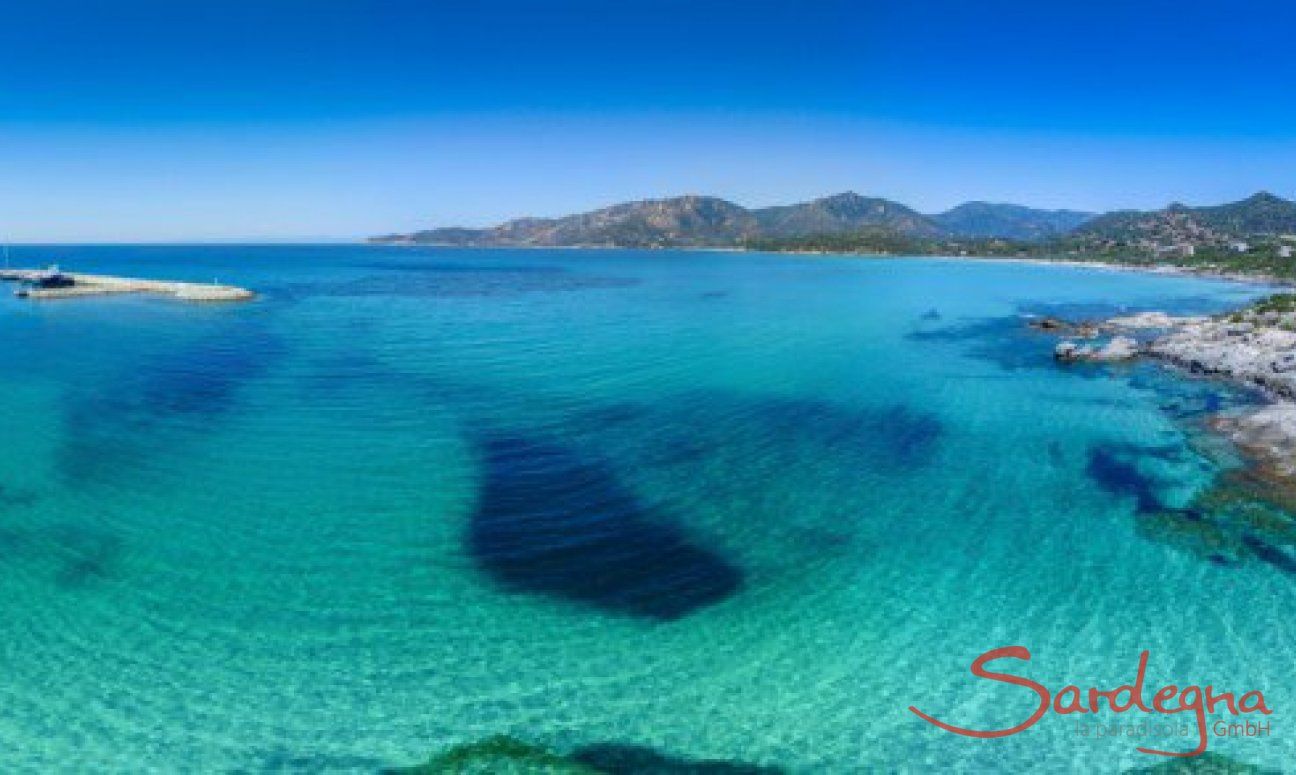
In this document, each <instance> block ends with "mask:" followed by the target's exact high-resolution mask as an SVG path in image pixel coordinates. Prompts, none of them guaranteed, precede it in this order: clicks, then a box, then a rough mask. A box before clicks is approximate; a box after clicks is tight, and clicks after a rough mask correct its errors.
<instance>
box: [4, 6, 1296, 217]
mask: <svg viewBox="0 0 1296 775" xmlns="http://www.w3.org/2000/svg"><path fill="white" fill-rule="evenodd" d="M1289 5H1290V4H1285V3H1283V2H1278V1H1276V0H1273V1H1270V0H1256V1H1248V0H1234V2H1230V3H1223V2H1210V3H1205V2H1192V0H1179V1H1178V2H1159V1H1149V2H1136V1H1134V0H1130V1H1129V2H1106V1H1104V0H1097V1H1095V2H1085V3H1079V2H1077V3H1056V2H1049V3H1024V2H1009V1H1008V0H977V1H976V2H973V1H972V0H961V1H957V0H932V1H927V2H924V1H923V0H917V1H915V2H903V3H902V2H895V0H890V1H889V2H885V3H874V2H836V1H834V0H828V1H825V2H799V3H798V2H767V1H764V0H753V1H751V2H723V3H722V2H711V1H709V0H692V2H683V0H644V1H643V2H601V3H593V2H584V1H578V0H557V1H554V2H539V1H538V0H537V1H530V0H510V1H507V2H506V1H504V0H479V1H478V2H436V1H435V0H430V1H425V2H402V1H399V0H393V1H391V2H382V1H381V0H369V1H368V2H360V1H358V0H357V1H355V2H333V1H331V0H312V1H311V2H305V1H302V2H298V1H297V0H260V1H259V2H241V1H239V0H234V1H233V2H223V3H219V4H218V3H203V2H196V1H194V2H165V3H162V2H134V1H132V0H113V2H107V1H106V0H77V1H76V2H70V1H68V0H42V2H40V3H36V2H14V1H13V0H0V239H10V240H14V241H87V240H88V241H97V240H104V241H119V240H126V241H129V240H167V239H177V240H183V239H217V238H222V237H252V238H274V237H298V236H352V235H363V234H369V233H375V232H385V231H397V230H406V229H414V228H419V227H425V226H430V225H447V224H455V223H463V224H484V223H490V222H494V221H498V220H501V219H504V218H507V217H511V216H514V215H520V214H540V215H552V214H562V213H566V212H571V211H575V210H580V209H586V208H591V207H596V206H600V205H603V204H608V203H612V202H616V201H620V200H625V199H633V198H643V197H651V196H663V195H670V194H676V193H685V192H691V193H711V194H716V195H720V196H725V197H727V198H730V199H733V200H735V201H738V202H741V203H744V204H752V205H761V204H771V203H778V202H788V201H795V200H799V199H804V198H809V197H813V196H817V195H821V194H826V193H832V192H836V191H841V190H846V189H853V190H857V191H860V192H862V193H869V194H877V195H881V196H887V197H891V198H895V199H898V200H900V201H903V202H906V203H909V204H912V205H914V206H916V207H918V208H919V209H922V210H939V209H942V208H945V207H948V206H950V205H953V204H956V203H958V202H960V201H963V200H966V199H990V200H995V201H1017V202H1022V203H1025V204H1032V205H1039V206H1049V207H1077V208H1086V209H1108V208H1115V207H1152V206H1159V205H1161V204H1164V203H1166V202H1168V201H1171V200H1182V201H1186V202H1189V203H1213V202H1217V201H1223V200H1227V199H1232V198H1239V197H1241V196H1244V195H1246V194H1249V193H1252V192H1254V191H1255V190H1258V189H1267V190H1271V191H1274V192H1275V193H1278V194H1281V195H1285V196H1296V96H1293V92H1294V91H1296V90H1294V89H1293V86H1292V85H1293V84H1296V34H1294V33H1293V32H1292V31H1293V30H1294V29H1296V9H1292V8H1290V7H1289Z"/></svg>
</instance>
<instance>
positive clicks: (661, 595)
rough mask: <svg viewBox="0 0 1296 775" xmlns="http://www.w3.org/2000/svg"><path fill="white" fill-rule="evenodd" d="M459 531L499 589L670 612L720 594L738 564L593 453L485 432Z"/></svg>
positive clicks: (731, 589) (638, 612) (730, 589)
mask: <svg viewBox="0 0 1296 775" xmlns="http://www.w3.org/2000/svg"><path fill="white" fill-rule="evenodd" d="M482 453H483V454H482V457H483V465H484V468H485V477H484V481H483V484H482V490H481V497H480V500H479V501H478V506H477V510H476V512H475V513H474V514H473V516H472V520H471V523H470V526H469V530H468V535H467V545H468V550H469V553H470V554H471V555H472V557H473V558H474V559H475V560H476V562H477V564H478V565H479V566H480V567H481V568H482V569H483V570H484V571H486V572H487V573H488V574H489V575H490V576H491V577H492V578H494V579H495V580H496V581H498V582H499V583H500V584H502V585H503V586H505V587H506V588H508V589H510V590H512V591H517V592H531V593H538V594H544V595H550V596H553V597H558V598H562V599H566V600H571V601H574V602H578V603H584V604H586V605H591V606H594V607H597V608H602V609H605V610H608V611H612V612H615V613H623V614H630V615H633V616H642V617H647V618H651V619H657V620H663V621H666V620H672V619H678V618H680V617H682V616H685V615H687V614H690V613H692V612H694V611H696V610H697V609H699V608H703V607H705V606H708V605H712V604H714V603H717V602H720V601H721V600H724V599H725V598H727V597H729V596H730V595H733V594H734V593H735V592H737V591H738V589H739V587H741V586H742V582H743V574H742V571H741V570H740V569H739V568H738V567H737V566H736V565H734V564H733V563H731V562H730V561H728V560H727V559H725V558H724V557H723V556H721V555H720V554H719V553H718V552H717V551H715V550H712V549H709V548H707V547H705V546H703V545H701V544H700V543H699V542H698V541H697V540H696V539H694V538H693V537H691V536H689V535H687V534H686V533H685V531H684V530H683V529H682V528H680V527H678V526H677V525H676V524H674V523H673V522H672V521H670V520H669V519H668V518H666V517H665V516H664V515H662V514H659V513H657V512H656V511H655V510H654V509H652V508H651V507H649V506H648V505H647V504H645V503H643V502H642V501H641V500H640V499H639V498H638V497H637V496H636V495H635V494H634V493H633V492H631V491H630V490H629V489H628V488H626V487H625V485H623V484H622V483H621V482H620V480H619V479H618V477H617V476H616V474H615V472H613V471H612V470H610V468H609V467H608V466H607V464H606V463H604V462H603V461H601V460H598V459H591V458H588V457H585V456H582V455H581V454H580V453H578V452H577V451H576V450H574V449H571V448H569V447H566V446H562V445H560V444H557V443H553V442H548V441H542V440H538V439H532V438H527V437H522V436H492V437H489V438H487V439H486V440H485V441H484V443H483V444H482Z"/></svg>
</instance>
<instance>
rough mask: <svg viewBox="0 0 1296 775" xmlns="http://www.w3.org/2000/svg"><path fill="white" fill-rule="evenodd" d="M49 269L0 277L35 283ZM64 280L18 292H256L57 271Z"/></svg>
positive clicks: (239, 297) (230, 297) (225, 296)
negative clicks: (64, 282) (65, 282)
mask: <svg viewBox="0 0 1296 775" xmlns="http://www.w3.org/2000/svg"><path fill="white" fill-rule="evenodd" d="M49 275H50V273H49V272H48V271H46V270H41V269H0V280H8V281H10V282H26V283H39V282H40V281H41V280H42V279H44V278H47V277H49ZM59 276H60V277H61V278H65V279H66V280H67V281H68V282H67V284H63V285H57V286H51V287H41V286H40V285H33V286H32V287H29V288H25V289H23V291H22V295H24V296H25V297H27V298H30V299H70V298H76V297H80V296H102V295H106V294H115V293H147V294H156V295H162V296H171V297H173V298H176V299H180V300H182V301H211V302H219V301H248V300H250V299H252V298H254V297H255V296H256V294H254V293H253V292H252V291H249V290H247V289H246V288H239V287H236V286H233V285H218V284H215V283H212V284H207V283H186V282H172V281H168V280H143V279H138V278H133V277H113V276H110V275H95V274H81V273H77V272H63V273H60V274H59Z"/></svg>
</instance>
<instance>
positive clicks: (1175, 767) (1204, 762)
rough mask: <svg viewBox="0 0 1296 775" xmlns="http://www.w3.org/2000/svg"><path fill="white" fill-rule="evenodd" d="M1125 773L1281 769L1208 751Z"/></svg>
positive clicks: (1260, 774)
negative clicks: (1249, 762) (1248, 762)
mask: <svg viewBox="0 0 1296 775" xmlns="http://www.w3.org/2000/svg"><path fill="white" fill-rule="evenodd" d="M1125 775H1280V771H1279V770H1275V769H1270V768H1268V767H1261V766H1259V765H1256V764H1247V763H1245V762H1240V761H1238V760H1236V759H1231V758H1229V757H1227V756H1225V755H1224V754H1219V753H1215V752H1214V751H1207V752H1206V753H1204V754H1202V755H1201V756H1194V757H1192V758H1189V759H1173V760H1171V761H1167V762H1161V763H1160V764H1154V765H1151V766H1149V767H1139V768H1137V769H1132V770H1126V771H1125Z"/></svg>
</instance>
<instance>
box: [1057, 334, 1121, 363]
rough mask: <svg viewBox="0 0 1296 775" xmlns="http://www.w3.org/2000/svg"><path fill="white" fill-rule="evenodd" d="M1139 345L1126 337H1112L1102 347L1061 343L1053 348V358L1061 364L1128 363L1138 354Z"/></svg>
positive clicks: (1069, 342) (1068, 342)
mask: <svg viewBox="0 0 1296 775" xmlns="http://www.w3.org/2000/svg"><path fill="white" fill-rule="evenodd" d="M1139 351H1140V347H1139V343H1138V342H1137V341H1135V340H1134V339H1131V338H1130V337H1128V336H1117V337H1113V338H1112V339H1111V341H1109V342H1107V344H1105V345H1103V346H1102V347H1095V346H1094V345H1090V344H1076V343H1075V342H1071V341H1067V342H1061V343H1059V344H1058V346H1057V347H1055V348H1053V357H1054V358H1056V359H1057V360H1059V361H1061V362H1063V363H1075V362H1077V361H1091V362H1095V363H1114V362H1117V361H1128V360H1130V359H1132V358H1134V357H1136V356H1137V355H1138V354H1139Z"/></svg>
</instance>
